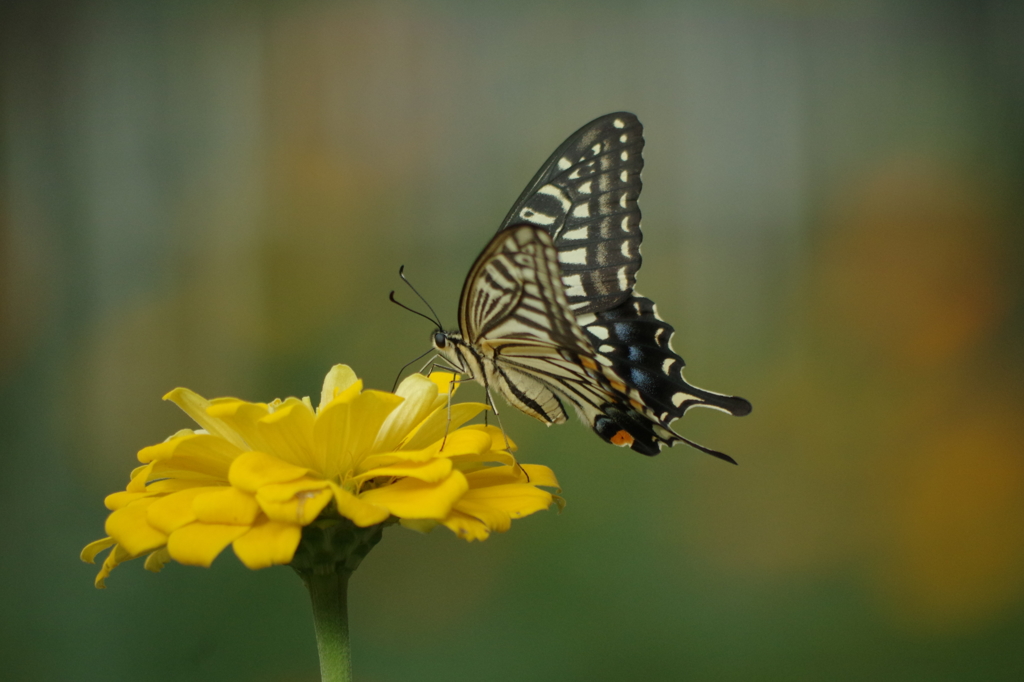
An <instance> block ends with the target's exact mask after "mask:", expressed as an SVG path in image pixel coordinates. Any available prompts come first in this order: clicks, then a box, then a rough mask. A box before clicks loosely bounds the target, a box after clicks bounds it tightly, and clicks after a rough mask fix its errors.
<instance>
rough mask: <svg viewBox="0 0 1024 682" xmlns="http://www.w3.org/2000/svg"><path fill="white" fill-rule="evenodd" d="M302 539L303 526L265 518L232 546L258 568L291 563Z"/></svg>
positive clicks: (238, 555)
mask: <svg viewBox="0 0 1024 682" xmlns="http://www.w3.org/2000/svg"><path fill="white" fill-rule="evenodd" d="M339 366H340V365H339ZM301 539H302V527H301V526H298V525H296V524H294V523H282V522H280V521H267V520H264V521H262V522H260V523H258V524H256V525H255V526H253V527H252V528H250V529H249V531H248V532H247V533H246V534H245V535H243V536H241V537H240V538H238V539H237V540H235V541H234V543H232V547H233V548H234V550H235V555H236V556H237V557H238V558H239V559H240V560H241V562H242V563H243V564H245V566H246V568H250V569H253V570H256V569H258V568H267V567H268V566H280V565H282V564H287V563H289V562H290V561H291V560H292V557H294V556H295V549H296V548H297V547H298V546H299V540H301Z"/></svg>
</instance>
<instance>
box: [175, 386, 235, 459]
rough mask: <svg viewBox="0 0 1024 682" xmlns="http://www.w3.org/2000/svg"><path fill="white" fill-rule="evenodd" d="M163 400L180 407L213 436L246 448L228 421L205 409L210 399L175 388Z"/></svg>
mask: <svg viewBox="0 0 1024 682" xmlns="http://www.w3.org/2000/svg"><path fill="white" fill-rule="evenodd" d="M164 400H170V401H171V402H173V403H174V404H175V405H177V406H178V407H180V408H181V409H182V410H183V411H184V412H185V414H187V415H188V416H190V417H192V419H193V421H195V423H197V424H199V425H200V426H202V427H203V428H204V429H206V430H207V431H209V432H210V433H212V434H213V435H215V436H220V437H221V438H223V439H224V440H227V441H230V442H231V443H234V444H235V445H236V446H237V447H239V448H240V449H242V450H248V449H249V448H248V446H247V445H246V443H245V440H244V439H243V438H242V436H241V435H240V434H239V433H238V432H237V431H235V429H233V428H232V427H231V426H230V425H229V424H228V423H226V422H225V421H223V420H221V419H218V418H217V417H215V416H212V415H210V414H209V413H208V412H207V410H208V409H209V407H210V401H209V400H207V399H206V398H204V397H203V396H201V395H199V394H198V393H195V392H193V391H190V390H188V389H187V388H176V389H174V390H173V391H171V392H170V393H168V394H167V395H165V396H164Z"/></svg>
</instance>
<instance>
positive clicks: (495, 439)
mask: <svg viewBox="0 0 1024 682" xmlns="http://www.w3.org/2000/svg"><path fill="white" fill-rule="evenodd" d="M462 428H463V430H468V429H472V430H474V431H481V432H483V433H486V434H488V435H490V437H491V450H499V451H500V450H511V451H512V452H515V451H516V450H518V449H519V448H518V447H516V444H515V442H514V441H513V440H512V439H511V438H509V437H508V435H507V434H506V433H504V432H503V431H502V430H501V429H499V428H498V427H497V426H495V425H494V424H486V425H485V424H470V425H469V426H463V427H462Z"/></svg>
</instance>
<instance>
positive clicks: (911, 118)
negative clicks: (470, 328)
mask: <svg viewBox="0 0 1024 682" xmlns="http://www.w3.org/2000/svg"><path fill="white" fill-rule="evenodd" d="M1022 35H1024V11H1022V10H1021V7H1020V6H1019V3H1013V2H982V3H975V2H949V3H942V4H940V5H922V4H918V3H910V2H891V3H844V2H796V3H794V2H768V1H764V2H757V1H751V2H725V3H710V2H692V3H671V2H631V3H610V2H591V3H584V2H573V3H565V4H559V5H550V4H546V3H533V2H524V3H508V4H500V3H494V4H490V3H488V4H482V3H470V2H464V1H459V0H450V1H447V2H412V1H407V2H399V1H387V2H325V1H306V2H299V1H292V2H256V3H235V2H213V3H175V2H154V3H142V4H139V3H128V2H106V3H100V2H95V3H93V2H79V3H72V2H65V3H28V2H13V3H7V4H5V6H4V8H3V9H0V50H2V56H0V114H2V116H0V162H2V165H0V410H2V413H3V415H4V417H3V420H2V422H0V491H2V493H0V510H2V511H0V518H2V519H3V537H4V561H3V562H0V574H2V575H0V577H2V579H0V585H2V587H0V600H2V601H0V677H3V678H4V679H12V680H13V679H47V680H50V679H53V680H60V679H75V680H92V679H96V680H99V679H103V680H111V679H113V680H122V679H124V680H131V679H141V678H143V677H144V678H145V679H147V680H150V681H152V682H156V681H158V680H179V679H250V680H268V681H270V680H275V681H276V680H282V681H283V680H315V679H317V661H316V652H315V644H314V639H313V633H312V623H311V620H310V617H309V607H308V605H307V602H306V599H307V598H306V595H305V593H304V591H303V589H302V587H301V583H300V581H299V580H298V578H297V577H296V576H294V575H293V574H292V573H291V571H289V570H288V569H286V568H278V569H271V570H265V571H259V572H255V573H254V572H249V571H246V570H245V569H243V568H242V567H241V566H240V564H238V562H237V560H235V559H234V558H233V557H232V556H230V555H229V554H228V553H226V554H225V556H224V557H222V558H221V559H219V560H218V561H217V562H216V563H215V565H214V567H213V568H212V569H210V570H202V569H194V568H186V567H182V566H178V565H171V566H169V567H168V568H167V569H166V570H165V571H164V572H163V573H162V574H160V575H159V576H154V575H152V574H149V573H146V572H145V571H142V570H141V567H140V566H134V565H126V566H125V567H123V568H122V569H120V570H119V571H118V572H117V573H115V575H114V576H113V577H112V579H111V580H110V582H109V589H108V590H106V591H104V592H97V591H95V590H94V589H93V588H92V579H93V576H94V573H95V569H94V568H93V567H90V566H86V565H83V564H81V563H80V562H79V561H78V558H77V554H78V550H79V549H80V548H81V547H82V546H83V545H84V544H86V543H87V542H88V541H90V540H92V539H94V538H95V537H97V535H98V534H99V533H100V532H101V528H102V523H103V518H104V516H105V510H104V509H103V507H102V504H101V501H102V498H103V496H104V495H105V494H107V493H109V492H112V491H114V490H118V489H120V488H122V487H123V485H124V483H125V481H126V480H127V475H128V472H129V471H130V469H131V468H132V466H133V462H134V456H135V453H136V452H137V450H139V449H140V448H142V447H144V446H146V445H149V444H152V443H154V442H157V441H159V440H161V439H163V438H164V437H165V436H166V435H167V434H169V433H172V432H173V431H175V430H177V429H179V428H183V427H185V426H187V418H185V417H184V415H182V414H180V413H179V412H177V411H176V410H175V408H173V406H171V405H169V404H167V403H163V402H161V401H160V396H162V395H163V394H164V393H166V392H167V391H168V390H169V389H171V388H173V387H175V386H189V387H191V388H193V389H195V390H196V391H198V392H199V393H201V394H204V395H236V396H238V397H241V398H244V399H249V400H269V399H270V398H273V397H275V396H285V395H309V394H315V393H316V392H317V391H318V390H319V381H320V378H321V377H322V376H323V374H324V373H325V372H326V370H327V369H328V368H329V367H330V366H331V365H332V364H335V363H338V362H344V363H348V364H350V365H352V366H353V368H354V369H355V370H356V371H357V372H358V373H359V374H360V376H362V377H364V378H365V379H366V380H367V383H368V385H370V386H375V387H377V388H382V389H390V387H391V384H392V381H393V380H394V376H395V374H396V373H397V371H398V369H399V368H400V367H401V366H402V365H403V364H404V363H406V362H407V361H409V360H411V359H412V358H414V357H415V356H416V355H418V354H419V353H420V352H422V351H424V350H426V349H427V347H428V343H429V336H430V333H431V332H432V331H433V330H432V329H431V328H430V327H429V325H427V324H426V322H425V321H424V320H422V319H420V318H417V317H414V316H412V315H410V314H408V313H406V312H404V311H402V310H400V309H398V308H397V307H395V306H393V305H391V304H389V303H388V301H387V294H388V292H389V291H390V290H391V289H398V288H399V286H400V284H401V283H400V280H399V279H398V277H397V272H398V267H399V266H400V265H402V264H404V265H405V266H406V272H407V274H408V275H409V277H410V278H411V279H412V281H413V282H414V283H415V284H416V285H417V287H418V288H419V289H420V290H421V291H422V292H423V293H424V295H426V296H427V298H428V299H429V300H430V301H431V302H432V303H433V305H434V307H435V308H437V309H438V311H439V312H440V313H441V316H442V318H443V319H444V320H445V321H446V322H447V323H448V324H450V325H454V324H455V306H456V303H457V300H458V294H459V290H460V287H461V285H462V280H463V277H464V276H465V274H466V272H467V270H468V268H469V265H470V264H471V263H472V260H473V258H474V257H475V256H476V255H477V253H478V252H479V251H480V250H481V249H482V248H483V246H484V244H486V243H487V241H488V240H489V239H490V237H491V235H492V234H493V232H494V230H496V229H497V226H498V224H499V222H500V220H501V219H502V217H503V216H504V215H505V212H506V211H507V210H508V208H509V206H510V205H511V203H512V202H513V200H514V199H515V198H516V197H517V196H518V194H519V192H520V191H521V190H522V188H523V186H524V185H525V184H526V182H527V180H528V179H529V178H530V177H531V176H532V174H533V172H534V171H535V170H536V169H537V167H538V166H539V165H540V163H541V162H542V161H543V160H544V159H545V158H546V157H547V155H548V154H549V153H550V152H551V151H553V150H554V148H555V147H556V146H557V145H558V144H559V143H560V142H561V141H562V140H563V139H564V138H565V137H566V136H567V135H568V134H569V133H571V132H572V131H574V130H575V129H576V128H578V127H579V126H580V125H582V124H583V123H586V122H587V121H589V120H591V119H592V118H595V117H597V116H599V115H602V114H605V113H608V112H611V111H616V110H629V111H633V112H635V113H636V114H637V115H638V116H639V117H640V120H641V121H642V122H643V123H644V124H645V127H646V139H647V147H646V149H645V154H644V155H645V159H646V166H645V171H644V184H645V189H644V193H643V195H642V197H641V200H640V205H641V208H642V210H643V212H644V221H643V227H644V236H645V241H644V259H645V263H644V267H643V269H642V270H641V272H640V274H639V277H638V279H639V288H640V290H641V291H642V292H643V293H644V295H646V296H649V297H651V298H652V299H654V300H655V301H657V302H658V304H659V310H660V312H661V313H662V315H663V317H665V319H666V320H668V321H669V322H670V323H672V324H673V325H674V326H675V327H676V329H677V334H676V337H675V348H676V350H677V351H678V352H679V353H680V354H681V355H682V356H683V357H684V358H685V359H686V360H687V363H688V369H687V378H688V379H689V380H691V381H692V382H693V383H695V384H696V385H698V386H702V387H705V388H708V389H711V390H716V391H721V392H726V393H733V394H738V395H742V396H744V397H745V398H748V399H750V401H751V402H752V403H753V405H754V411H753V413H752V414H751V415H750V416H748V417H746V418H744V419H731V418H729V417H727V416H725V415H722V414H720V413H716V412H712V411H704V412H700V411H698V412H696V413H691V415H688V416H687V417H686V419H684V420H683V421H681V422H677V424H676V427H677V429H678V430H680V431H681V432H682V433H683V434H684V435H686V436H688V437H691V438H693V439H695V440H697V441H699V442H702V443H705V444H707V445H709V446H711V447H714V448H716V449H720V450H723V451H725V452H728V453H729V454H731V455H733V456H734V457H735V458H736V459H737V460H739V462H740V466H739V467H730V466H728V465H726V464H724V463H722V462H719V461H717V460H714V459H712V458H709V457H706V456H703V455H701V454H700V453H698V452H696V451H693V450H689V449H686V448H685V447H683V446H677V447H676V448H674V449H673V450H670V451H666V452H664V453H662V455H661V456H659V457H656V458H651V459H648V458H644V457H642V456H639V455H637V454H635V453H632V452H630V451H628V450H620V449H617V448H614V447H612V446H609V445H606V444H604V443H603V442H601V441H600V439H598V438H597V437H596V436H595V435H593V434H591V433H590V432H589V431H588V430H587V429H585V428H584V427H583V426H581V425H580V424H579V423H577V422H573V423H571V424H569V425H566V426H561V427H553V428H550V429H546V428H544V427H543V426H542V425H540V424H539V423H537V422H535V421H533V420H530V419H528V418H526V417H523V416H522V415H518V414H513V412H514V410H511V409H507V410H505V411H504V412H503V413H502V419H503V423H504V426H505V428H506V429H508V430H509V432H510V434H512V436H513V437H514V438H515V440H516V441H517V442H518V443H519V444H520V447H521V450H520V454H521V455H522V456H523V458H524V459H526V460H527V461H535V462H541V463H544V464H547V465H550V466H551V467H553V468H554V469H555V471H556V473H557V474H558V477H559V480H560V481H561V482H562V484H563V485H564V488H565V496H566V497H567V499H568V502H569V504H568V507H567V508H566V510H565V512H564V513H563V514H562V515H561V516H558V515H556V514H555V513H554V512H549V513H547V514H538V515H535V516H533V517H531V518H529V519H527V520H525V521H522V522H520V525H519V526H518V527H517V528H516V529H515V531H514V532H512V533H509V534H508V535H507V536H496V537H493V538H491V539H490V540H488V541H487V542H486V543H482V544H479V545H472V546H469V545H466V544H465V543H463V542H461V541H459V540H457V539H455V538H452V537H447V536H445V535H443V534H434V535H429V536H420V535H417V534H414V533H411V532H408V531H405V530H402V529H398V528H394V529H389V530H388V531H387V532H386V533H385V540H384V542H382V543H381V545H380V546H379V547H378V548H377V549H375V550H374V552H373V553H371V554H370V556H369V557H368V558H367V560H366V561H365V562H364V563H363V566H362V567H361V568H360V570H359V571H358V572H357V573H356V575H355V578H354V580H353V583H352V592H353V594H352V598H351V600H352V605H351V620H352V628H353V646H354V651H355V669H356V675H357V677H358V678H359V679H362V680H367V681H371V680H379V681H385V680H396V681H397V680H524V679H529V680H588V681H592V680H621V679H641V678H646V679H653V680H677V679H693V680H729V681H731V680H736V681H740V680H742V681H753V680H797V679H800V680H823V679H828V680H867V679H871V680H901V681H902V680H929V681H930V680H975V679H976V680H1019V679H1024V647H1022V646H1021V645H1020V643H1021V642H1022V641H1024V420H1022V419H1021V415H1022V413H1024V382H1022V379H1024V355H1022V353H1021V349H1022V346H1021V338H1022V332H1024V316H1022V307H1021V296H1020V294H1021V292H1022V290H1024V282H1022V279H1021V267H1020V260H1021V253H1022V244H1024V242H1022V237H1021V235H1022V229H1021V228H1022V225H1021V215H1022V214H1024V201H1022V197H1024V194H1022V193H1021V190H1020V187H1021V180H1022V177H1024V135H1022V133H1021V131H1022V130H1024V49H1022V48H1021V45H1022V43H1021V40H1020V38H1021V36H1022ZM399 295H400V296H402V297H405V298H406V299H410V300H411V295H410V294H409V292H407V291H403V290H401V289H399ZM474 391H478V389H476V388H470V389H467V394H466V399H471V398H479V396H477V395H475V394H474V393H473V392H474Z"/></svg>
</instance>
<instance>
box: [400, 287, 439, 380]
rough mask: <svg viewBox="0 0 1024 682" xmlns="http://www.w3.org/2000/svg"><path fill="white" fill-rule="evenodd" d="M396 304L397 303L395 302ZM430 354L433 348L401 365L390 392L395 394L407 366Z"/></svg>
mask: <svg viewBox="0 0 1024 682" xmlns="http://www.w3.org/2000/svg"><path fill="white" fill-rule="evenodd" d="M391 293H394V292H391ZM396 302H397V301H396ZM398 305H402V304H401V303H399V304H398ZM402 307H403V308H404V307H405V306H402ZM413 312H416V311H413ZM432 352H434V349H433V348H428V349H427V350H425V351H424V352H422V353H420V354H419V355H417V356H416V357H414V358H413V359H412V360H410V361H409V362H407V363H405V364H404V365H402V369H400V370H398V376H396V377H395V383H394V385H393V386H392V387H391V392H392V393H394V392H395V389H396V388H398V380H399V379H401V378H402V373H403V372H405V369H406V367H408V366H409V365H411V364H412V363H414V362H419V361H420V359H421V358H422V357H423V356H424V355H426V354H427V353H432Z"/></svg>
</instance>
